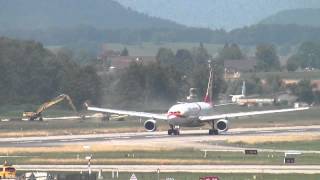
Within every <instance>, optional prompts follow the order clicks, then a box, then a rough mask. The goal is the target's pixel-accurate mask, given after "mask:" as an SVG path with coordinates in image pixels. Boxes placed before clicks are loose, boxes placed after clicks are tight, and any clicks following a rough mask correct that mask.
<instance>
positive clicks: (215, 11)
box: [117, 0, 320, 30]
mask: <svg viewBox="0 0 320 180" xmlns="http://www.w3.org/2000/svg"><path fill="white" fill-rule="evenodd" d="M117 1H118V2H120V3H122V4H123V5H125V6H127V7H130V8H132V9H135V10H137V11H139V12H143V13H147V14H149V15H151V16H156V17H161V18H165V19H170V20H173V21H175V22H178V23H181V24H185V25H188V26H193V27H195V26H196V27H210V28H212V29H217V28H218V29H220V28H225V29H227V30H231V29H234V28H240V27H243V26H249V25H253V24H256V23H257V22H259V21H261V20H262V19H264V18H266V17H268V16H270V15H273V14H275V13H277V12H279V11H283V10H287V9H300V8H320V1H319V0H254V1H253V0H201V1H195V0H117Z"/></svg>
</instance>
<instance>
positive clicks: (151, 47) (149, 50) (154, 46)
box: [107, 43, 223, 56]
mask: <svg viewBox="0 0 320 180" xmlns="http://www.w3.org/2000/svg"><path fill="white" fill-rule="evenodd" d="M204 46H205V48H206V49H207V51H208V52H209V54H211V55H215V54H217V53H218V51H219V50H220V49H221V48H223V45H219V44H205V43H204ZM107 47H108V48H110V49H113V50H118V51H121V50H122V49H123V48H124V47H126V48H127V49H128V51H129V54H130V55H132V56H156V54H157V52H158V50H159V48H161V47H164V48H170V49H172V50H173V51H174V52H175V51H177V50H178V49H189V50H192V49H193V48H195V47H199V43H141V44H140V45H137V44H135V45H124V44H117V43H108V44H107Z"/></svg>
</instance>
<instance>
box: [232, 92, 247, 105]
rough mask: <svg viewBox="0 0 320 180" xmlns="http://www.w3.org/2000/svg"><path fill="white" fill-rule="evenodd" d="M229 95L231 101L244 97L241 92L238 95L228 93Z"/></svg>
mask: <svg viewBox="0 0 320 180" xmlns="http://www.w3.org/2000/svg"><path fill="white" fill-rule="evenodd" d="M230 96H231V101H232V102H234V103H236V102H238V101H239V99H241V98H244V97H245V96H244V95H242V94H239V95H230Z"/></svg>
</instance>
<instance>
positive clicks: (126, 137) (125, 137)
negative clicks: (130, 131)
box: [119, 136, 131, 139]
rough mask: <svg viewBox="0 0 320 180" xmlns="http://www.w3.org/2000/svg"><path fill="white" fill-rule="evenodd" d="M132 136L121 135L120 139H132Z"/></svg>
mask: <svg viewBox="0 0 320 180" xmlns="http://www.w3.org/2000/svg"><path fill="white" fill-rule="evenodd" d="M130 138H131V137H129V136H123V137H119V139H130Z"/></svg>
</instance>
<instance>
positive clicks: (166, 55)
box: [156, 48, 175, 66]
mask: <svg viewBox="0 0 320 180" xmlns="http://www.w3.org/2000/svg"><path fill="white" fill-rule="evenodd" d="M156 60H157V61H158V62H159V63H160V64H161V65H165V66H171V65H174V64H175V55H174V53H173V52H172V50H171V49H167V48H160V49H159V50H158V52H157V55H156Z"/></svg>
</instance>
